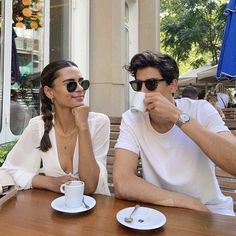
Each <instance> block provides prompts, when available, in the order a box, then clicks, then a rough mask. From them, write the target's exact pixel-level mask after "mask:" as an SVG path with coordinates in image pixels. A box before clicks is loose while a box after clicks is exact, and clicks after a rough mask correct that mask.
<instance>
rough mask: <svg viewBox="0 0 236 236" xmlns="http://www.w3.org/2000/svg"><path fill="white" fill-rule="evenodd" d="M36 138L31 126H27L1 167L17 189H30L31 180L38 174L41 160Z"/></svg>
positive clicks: (36, 135)
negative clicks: (11, 178) (10, 177)
mask: <svg viewBox="0 0 236 236" xmlns="http://www.w3.org/2000/svg"><path fill="white" fill-rule="evenodd" d="M38 136H39V135H38V134H36V130H33V129H32V126H31V125H29V126H27V128H26V129H25V130H24V132H23V134H22V135H21V137H20V139H19V140H18V142H17V143H16V144H15V146H14V147H13V149H12V150H11V151H10V152H9V154H8V156H7V159H6V160H5V162H4V164H3V165H2V167H1V168H2V169H5V170H6V171H7V172H8V173H9V174H10V175H11V176H12V177H13V179H14V181H15V183H16V186H17V187H18V188H19V189H29V188H31V187H32V179H33V177H34V176H35V175H37V174H38V172H39V169H40V163H41V158H40V151H39V149H38V146H39V139H38Z"/></svg>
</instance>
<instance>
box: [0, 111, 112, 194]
mask: <svg viewBox="0 0 236 236" xmlns="http://www.w3.org/2000/svg"><path fill="white" fill-rule="evenodd" d="M88 124H89V130H90V135H91V140H92V146H93V152H94V156H95V159H96V161H97V163H98V165H99V168H100V175H99V181H98V186H97V189H96V193H101V194H106V195H110V192H109V189H108V183H107V171H106V158H107V152H108V148H109V140H110V139H109V135H110V120H109V118H108V117H107V116H106V115H104V114H101V113H95V112H90V113H89V117H88ZM43 133H44V122H43V120H42V116H37V117H34V118H32V119H31V120H30V122H29V125H28V126H27V127H26V129H25V130H24V132H23V134H22V135H21V137H20V139H19V140H18V142H17V143H16V145H15V146H14V148H13V149H12V150H11V152H10V153H9V154H8V156H7V159H6V161H5V162H4V164H3V166H2V167H1V168H3V169H5V170H7V172H8V173H9V174H10V175H12V177H13V179H14V180H15V182H16V185H17V186H18V187H19V189H29V188H31V187H32V179H33V177H34V176H35V175H37V174H38V173H39V171H40V172H43V173H44V174H45V175H46V176H55V177H57V176H63V175H66V174H68V173H65V172H64V170H63V169H62V168H61V166H60V162H59V159H58V153H57V145H56V136H55V129H54V127H52V129H51V130H50V132H49V137H50V140H51V144H52V148H50V149H49V150H48V151H47V152H42V151H40V150H39V149H38V147H39V145H40V140H41V138H42V136H43ZM78 139H79V137H78V138H77V142H76V146H75V151H74V157H73V173H71V174H73V175H74V176H78V163H79V146H78V144H79V143H78ZM41 161H42V164H43V169H40V164H41Z"/></svg>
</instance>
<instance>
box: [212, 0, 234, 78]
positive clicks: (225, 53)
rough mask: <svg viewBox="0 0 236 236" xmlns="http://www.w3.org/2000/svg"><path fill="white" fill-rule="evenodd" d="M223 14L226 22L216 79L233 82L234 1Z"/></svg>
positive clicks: (231, 1) (232, 0)
mask: <svg viewBox="0 0 236 236" xmlns="http://www.w3.org/2000/svg"><path fill="white" fill-rule="evenodd" d="M225 14H226V15H227V21H226V26H225V32H224V37H223V41H222V47H221V52H220V58H219V63H218V68H217V72H216V77H217V79H218V80H224V79H228V80H233V79H236V0H230V2H229V4H228V6H227V8H226V9H225Z"/></svg>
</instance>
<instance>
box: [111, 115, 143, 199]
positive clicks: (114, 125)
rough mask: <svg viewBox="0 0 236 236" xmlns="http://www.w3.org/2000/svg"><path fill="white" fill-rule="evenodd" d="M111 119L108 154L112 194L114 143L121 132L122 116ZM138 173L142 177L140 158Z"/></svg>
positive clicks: (112, 192) (112, 191)
mask: <svg viewBox="0 0 236 236" xmlns="http://www.w3.org/2000/svg"><path fill="white" fill-rule="evenodd" d="M110 121H111V127H110V128H111V130H110V147H109V151H108V155H107V173H108V186H109V189H110V192H111V194H114V184H113V178H112V172H113V162H114V155H115V150H114V145H115V144H116V141H117V138H118V136H119V133H120V122H121V117H110ZM137 175H138V176H140V177H142V163H141V160H139V164H138V167H137Z"/></svg>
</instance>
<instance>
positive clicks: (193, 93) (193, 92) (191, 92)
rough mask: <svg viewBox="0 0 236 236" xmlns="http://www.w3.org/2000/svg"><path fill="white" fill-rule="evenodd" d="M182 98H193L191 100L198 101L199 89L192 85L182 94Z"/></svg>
mask: <svg viewBox="0 0 236 236" xmlns="http://www.w3.org/2000/svg"><path fill="white" fill-rule="evenodd" d="M182 97H183V98H184V97H185V98H191V99H194V100H195V99H198V94H197V89H196V88H195V87H193V86H192V85H188V86H187V87H185V88H184V90H183V92H182Z"/></svg>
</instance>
